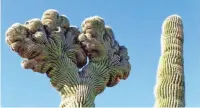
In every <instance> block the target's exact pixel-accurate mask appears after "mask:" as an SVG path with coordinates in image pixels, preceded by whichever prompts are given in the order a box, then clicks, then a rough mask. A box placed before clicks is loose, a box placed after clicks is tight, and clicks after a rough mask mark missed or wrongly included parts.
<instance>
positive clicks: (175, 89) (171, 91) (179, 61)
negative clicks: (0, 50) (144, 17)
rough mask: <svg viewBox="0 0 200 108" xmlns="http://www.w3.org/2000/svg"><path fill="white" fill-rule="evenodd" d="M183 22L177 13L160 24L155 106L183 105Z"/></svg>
mask: <svg viewBox="0 0 200 108" xmlns="http://www.w3.org/2000/svg"><path fill="white" fill-rule="evenodd" d="M183 40H184V34H183V23H182V19H181V17H180V16H178V15H171V16H169V17H167V18H166V19H165V21H164V23H163V25H162V36H161V51H162V53H161V57H160V61H159V66H158V71H157V82H156V87H155V98H156V102H155V107H184V106H185V84H184V62H183Z"/></svg>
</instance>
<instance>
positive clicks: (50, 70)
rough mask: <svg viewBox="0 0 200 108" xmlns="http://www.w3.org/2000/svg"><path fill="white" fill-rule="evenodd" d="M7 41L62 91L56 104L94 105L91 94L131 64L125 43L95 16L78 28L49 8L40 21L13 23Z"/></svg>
mask: <svg viewBox="0 0 200 108" xmlns="http://www.w3.org/2000/svg"><path fill="white" fill-rule="evenodd" d="M6 42H7V43H8V45H9V46H10V47H11V49H12V50H13V51H15V52H16V53H18V54H19V55H20V56H21V57H22V58H25V60H24V61H23V62H22V67H24V68H25V69H31V70H33V71H35V72H39V73H42V74H44V73H45V74H47V76H48V77H49V78H50V82H51V84H52V86H53V87H54V88H55V89H56V90H58V92H59V93H60V94H61V103H60V107H61V108H70V107H73V108H74V107H94V106H95V104H94V101H95V97H96V96H97V95H98V94H100V93H102V92H103V91H104V89H105V88H106V87H112V86H114V85H116V84H117V83H119V81H120V79H126V78H127V77H128V76H129V73H130V69H131V66H130V63H129V56H128V51H127V49H126V47H124V46H120V45H119V43H118V42H117V41H116V40H115V38H114V33H113V31H112V29H111V27H109V26H106V25H105V23H104V20H103V19H102V18H100V17H98V16H94V17H89V18H87V19H85V20H84V21H83V23H82V32H80V31H79V29H78V28H76V27H72V26H70V22H69V20H68V19H67V17H66V16H64V15H59V14H58V12H57V11H56V10H52V9H50V10H47V11H45V12H44V14H43V17H42V19H41V20H40V19H36V18H35V19H32V20H29V21H27V22H26V23H25V24H19V23H16V24H13V25H12V26H11V27H10V28H9V29H8V30H7V32H6ZM87 57H88V58H89V63H88V64H87V65H86V62H87V61H86V60H87V59H86V58H87ZM81 68H83V69H82V71H79V70H80V69H81Z"/></svg>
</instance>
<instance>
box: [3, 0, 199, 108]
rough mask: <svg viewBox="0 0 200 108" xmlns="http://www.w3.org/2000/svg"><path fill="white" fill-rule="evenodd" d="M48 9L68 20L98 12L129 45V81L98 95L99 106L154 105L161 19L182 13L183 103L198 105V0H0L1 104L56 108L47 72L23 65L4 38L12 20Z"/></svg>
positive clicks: (76, 20)
mask: <svg viewBox="0 0 200 108" xmlns="http://www.w3.org/2000/svg"><path fill="white" fill-rule="evenodd" d="M47 9H56V10H58V11H59V13H60V14H65V15H67V16H68V18H69V20H70V22H71V24H72V25H76V26H79V27H80V24H81V22H82V21H83V20H84V19H85V18H87V17H89V16H94V15H98V16H101V17H103V18H104V20H105V22H106V24H108V25H110V26H111V27H112V28H113V31H114V33H115V36H116V39H117V40H118V41H119V43H120V44H121V45H125V46H126V47H127V48H128V52H129V56H130V62H131V65H132V70H131V74H130V76H129V78H128V79H127V80H123V81H121V82H120V83H119V84H118V85H117V86H115V87H112V88H107V89H106V90H105V91H104V92H103V93H102V94H101V95H99V96H97V98H96V100H95V103H96V106H97V107H112V106H120V107H123V106H124V107H138V106H145V107H152V106H153V104H154V94H153V89H154V86H155V80H156V71H157V66H158V59H159V56H160V34H161V25H162V22H163V20H164V19H165V18H166V17H167V16H168V15H171V14H179V15H180V16H181V17H182V18H183V23H184V32H185V41H184V57H185V81H186V106H188V107H193V106H200V98H199V97H200V48H199V46H200V42H199V41H200V11H199V10H200V1H199V0H96V1H95V0H3V1H2V26H1V29H2V33H1V36H2V42H1V44H2V48H1V52H2V59H1V60H2V61H1V63H2V105H3V106H32V107H34V106H40V107H45V106H47V107H56V106H58V105H59V103H60V96H59V94H58V92H57V91H56V90H55V89H54V88H52V87H51V85H50V83H49V79H48V78H47V77H46V75H41V74H38V73H34V72H32V71H31V70H25V69H22V67H21V65H20V63H21V61H22V59H21V58H20V57H19V56H18V55H17V54H16V53H14V52H13V51H11V49H10V48H9V47H8V45H7V44H6V43H5V31H6V29H7V28H8V27H10V26H11V25H12V24H13V23H15V22H19V23H24V22H25V21H27V20H29V19H32V18H41V16H42V13H43V12H44V11H45V10H47Z"/></svg>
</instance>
